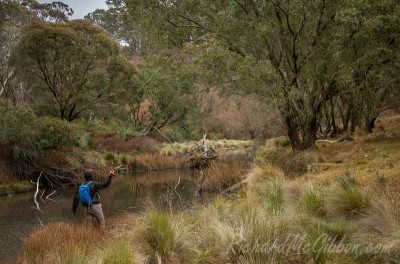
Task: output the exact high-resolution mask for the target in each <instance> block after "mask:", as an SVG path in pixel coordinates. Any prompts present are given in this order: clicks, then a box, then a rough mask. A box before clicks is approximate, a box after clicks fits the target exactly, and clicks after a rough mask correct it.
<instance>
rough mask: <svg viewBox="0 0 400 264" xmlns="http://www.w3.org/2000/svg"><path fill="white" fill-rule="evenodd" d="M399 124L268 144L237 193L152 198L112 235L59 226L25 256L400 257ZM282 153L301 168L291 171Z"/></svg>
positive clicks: (66, 259)
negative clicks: (307, 141) (332, 138)
mask: <svg viewBox="0 0 400 264" xmlns="http://www.w3.org/2000/svg"><path fill="white" fill-rule="evenodd" d="M398 121H399V117H391V118H387V119H384V120H383V121H381V122H382V123H381V125H382V127H383V128H384V129H385V131H382V132H380V133H377V134H373V135H367V136H365V135H359V136H356V137H355V141H354V142H336V143H329V142H319V143H317V148H316V149H314V150H311V151H309V152H307V153H306V154H305V153H303V152H299V153H293V152H292V151H290V150H289V149H287V148H286V147H282V146H280V145H279V144H275V143H274V144H272V143H268V144H267V145H266V146H265V147H263V148H261V149H260V150H259V151H258V153H257V157H256V161H255V165H254V167H253V168H252V169H251V170H250V171H249V172H248V173H247V174H246V178H245V182H246V185H245V186H244V187H243V188H242V189H240V190H239V191H238V192H237V193H235V194H233V195H231V196H229V197H224V196H220V197H218V198H217V199H215V200H214V201H213V202H210V203H209V204H207V205H204V206H195V207H194V208H192V209H191V210H190V211H179V210H172V211H171V210H163V209H159V208H155V207H154V206H151V205H149V207H148V209H147V210H146V212H144V213H143V214H139V215H124V216H120V217H116V218H114V219H112V220H111V223H110V225H109V227H108V230H107V232H106V233H105V234H98V233H97V231H95V230H88V229H87V228H85V227H83V226H77V225H75V224H70V223H55V224H51V225H48V226H46V227H43V228H41V229H39V230H38V231H37V232H35V233H34V234H32V235H31V236H30V237H29V238H28V239H27V240H26V241H25V246H24V252H23V253H21V255H20V257H19V259H18V262H19V263H86V262H89V263H154V262H159V263H160V261H161V262H163V263H216V262H220V263H228V262H229V263H310V262H313V263H366V262H368V263H397V262H398V261H399V260H400V237H399V230H400V211H399V210H398V206H397V204H398V202H399V199H400V195H399V193H398V191H397V189H398V187H399V184H400V181H399V180H398V178H397V175H398V171H399V169H400V168H399V164H398V162H396V160H397V159H398V157H399V153H400V152H399V151H400V136H399V135H398V133H397V131H398V129H399V127H398V124H399V122H398ZM275 155H277V156H282V155H288V157H290V159H291V160H296V162H294V164H295V165H293V166H290V167H289V168H290V171H287V170H288V167H287V163H286V162H283V159H278V158H275ZM305 167H308V171H307V172H304V168H305ZM285 168H286V169H285ZM77 234H79V235H77ZM99 237H102V238H103V239H99ZM57 241H59V242H57Z"/></svg>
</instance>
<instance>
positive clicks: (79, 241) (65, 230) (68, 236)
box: [18, 223, 100, 264]
mask: <svg viewBox="0 0 400 264" xmlns="http://www.w3.org/2000/svg"><path fill="white" fill-rule="evenodd" d="M99 238H100V235H99V234H98V232H96V231H95V230H93V229H91V228H88V227H87V226H83V225H74V224H66V223H54V224H50V225H47V226H46V227H44V228H41V229H39V230H38V231H36V232H35V233H33V234H32V235H31V236H30V237H28V238H27V239H26V240H25V242H24V249H25V250H24V254H23V255H22V257H21V258H20V259H19V261H18V263H32V264H33V263H35V264H36V263H37V264H39V263H49V264H50V263H60V264H61V263H63V264H64V263H87V261H88V255H89V254H90V252H91V251H92V250H94V248H95V247H96V246H97V245H98V241H99Z"/></svg>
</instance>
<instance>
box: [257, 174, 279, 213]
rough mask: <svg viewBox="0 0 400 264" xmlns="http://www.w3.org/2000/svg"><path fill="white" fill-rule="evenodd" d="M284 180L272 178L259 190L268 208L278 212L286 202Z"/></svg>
mask: <svg viewBox="0 0 400 264" xmlns="http://www.w3.org/2000/svg"><path fill="white" fill-rule="evenodd" d="M283 189H284V182H283V180H282V179H279V178H271V179H269V180H268V181H267V182H265V183H264V184H262V185H261V186H260V187H259V189H258V190H257V192H258V194H259V195H260V196H261V198H262V200H263V201H264V202H265V203H266V205H267V208H268V209H269V211H271V212H272V213H274V214H276V213H279V212H280V211H281V210H282V207H283V202H284V191H283Z"/></svg>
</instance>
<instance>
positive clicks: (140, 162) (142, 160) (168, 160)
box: [128, 154, 186, 170]
mask: <svg viewBox="0 0 400 264" xmlns="http://www.w3.org/2000/svg"><path fill="white" fill-rule="evenodd" d="M128 166H129V168H130V169H131V170H168V169H181V168H185V167H186V162H185V160H183V159H181V158H179V157H176V156H164V155H159V154H142V155H138V156H135V157H133V158H132V159H130V160H129V161H128Z"/></svg>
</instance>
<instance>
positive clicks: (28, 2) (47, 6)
mask: <svg viewBox="0 0 400 264" xmlns="http://www.w3.org/2000/svg"><path fill="white" fill-rule="evenodd" d="M72 14H73V10H72V9H71V8H70V7H69V6H68V5H66V4H64V3H62V2H52V3H39V2H37V1H35V0H19V1H15V0H4V1H1V2H0V96H4V97H6V98H7V99H8V100H10V101H12V102H13V103H14V104H16V103H19V102H23V101H25V100H26V98H29V93H30V88H31V80H29V81H22V80H21V79H20V78H19V77H18V76H17V74H16V73H17V70H16V67H15V65H12V63H11V61H10V56H11V52H12V50H13V49H14V46H15V44H16V43H17V41H18V39H19V37H20V35H21V29H22V27H24V26H26V25H29V24H31V23H32V22H34V21H40V20H41V21H47V22H66V21H68V20H69V19H70V18H71V16H72Z"/></svg>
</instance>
